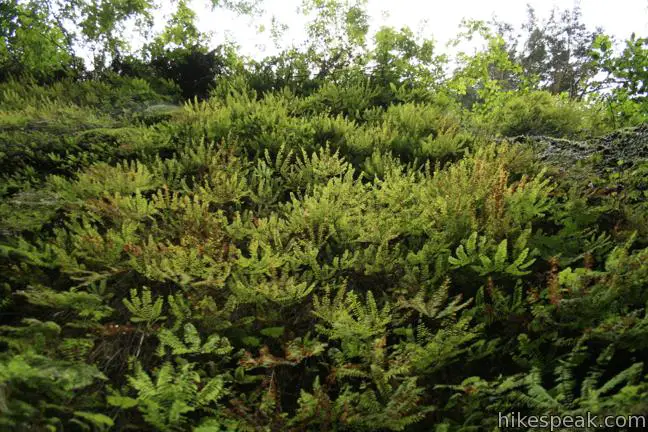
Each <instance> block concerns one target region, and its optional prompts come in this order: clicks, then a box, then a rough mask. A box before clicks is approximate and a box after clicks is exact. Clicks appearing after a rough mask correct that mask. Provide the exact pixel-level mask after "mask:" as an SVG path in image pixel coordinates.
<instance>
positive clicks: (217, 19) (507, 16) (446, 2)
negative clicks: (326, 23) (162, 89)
mask: <svg viewBox="0 0 648 432" xmlns="http://www.w3.org/2000/svg"><path fill="white" fill-rule="evenodd" d="M301 2H302V0H265V1H263V8H264V9H265V10H266V11H267V12H266V14H265V15H264V16H262V17H260V18H259V17H256V18H254V19H251V18H249V17H237V16H236V15H235V14H234V13H231V12H223V11H222V10H217V11H216V12H210V11H209V10H208V8H207V7H206V5H205V4H206V3H208V2H206V1H204V0H193V3H192V7H193V8H194V10H196V11H197V12H198V14H199V27H200V29H201V30H203V31H213V32H214V33H215V37H214V45H218V44H219V43H221V42H223V41H224V40H225V39H228V40H231V41H234V42H236V43H238V44H239V45H240V47H241V50H242V53H243V54H247V55H251V56H254V57H259V56H263V55H268V54H273V53H276V52H277V49H276V48H275V47H274V43H273V42H272V40H271V37H270V34H269V32H268V31H267V30H266V31H265V32H264V33H259V32H258V31H257V28H258V26H259V24H262V23H263V24H265V26H266V29H269V28H270V20H271V17H272V16H273V15H274V16H276V18H277V19H278V20H279V22H281V23H284V24H287V25H288V26H289V27H290V30H289V31H288V32H287V33H286V34H285V37H284V40H283V41H282V46H283V47H285V46H288V45H290V43H291V42H294V43H300V42H302V41H303V40H304V39H305V35H304V32H303V29H304V24H305V18H304V17H303V16H300V15H299V14H298V13H297V8H298V6H299V5H300V4H301ZM579 3H580V6H581V10H582V13H583V21H584V22H585V23H586V24H587V25H588V26H589V27H590V28H594V27H597V26H600V27H603V28H604V30H606V32H607V33H608V34H611V35H613V36H615V37H616V38H617V39H619V40H622V39H625V38H627V37H629V36H630V34H631V33H632V32H636V33H637V34H638V35H641V36H646V35H648V0H580V2H579ZM527 4H531V6H533V7H534V9H535V10H536V12H537V15H538V17H539V18H544V17H546V16H547V15H548V12H549V11H550V10H551V9H552V7H553V6H558V7H560V8H562V9H564V8H571V7H573V6H574V4H575V1H574V0H553V1H551V0H549V1H547V0H528V1H527V0H490V1H488V0H427V1H426V0H397V1H394V0H368V5H369V7H368V11H369V14H370V16H371V21H370V23H371V25H372V30H375V29H377V28H378V27H380V26H381V25H383V24H386V25H392V26H395V27H397V28H400V27H402V26H405V25H407V26H409V27H410V28H411V29H412V30H414V31H415V32H416V31H417V30H421V34H422V35H423V36H425V37H428V38H430V37H433V38H434V39H435V40H436V41H437V45H438V47H439V49H443V46H444V45H445V43H446V42H447V41H448V40H450V39H452V38H453V37H454V36H455V35H456V33H457V31H458V28H459V23H460V21H461V19H462V18H474V19H483V20H489V19H491V18H492V17H493V15H496V16H497V17H498V18H499V19H500V20H501V21H505V22H509V23H512V24H518V25H519V24H521V23H522V22H524V21H525V20H526V5H527Z"/></svg>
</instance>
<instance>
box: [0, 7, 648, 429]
mask: <svg viewBox="0 0 648 432" xmlns="http://www.w3.org/2000/svg"><path fill="white" fill-rule="evenodd" d="M45 3H49V2H38V1H32V2H22V1H13V2H10V3H9V7H7V8H6V10H5V9H0V24H2V23H3V22H4V23H9V24H11V26H9V25H7V27H3V31H4V29H5V28H9V29H10V30H9V31H5V33H1V32H0V42H3V43H4V45H3V44H2V43H0V70H1V71H2V73H0V167H1V168H0V197H1V201H0V430H2V431H5V430H6V431H113V430H114V431H122V430H124V431H126V430H137V431H199V432H208V431H214V432H216V431H293V432H299V431H437V432H443V431H448V432H450V431H452V432H455V431H456V432H459V431H461V432H468V431H499V430H502V429H501V424H499V422H498V420H499V418H500V414H501V415H506V414H508V413H518V412H519V413H522V414H523V415H527V416H528V415H563V416H564V415H571V416H579V415H583V416H586V415H587V414H588V413H590V414H591V415H596V416H598V417H599V418H600V419H603V418H605V416H610V415H614V416H636V417H632V418H633V419H634V420H633V421H635V422H637V421H640V420H641V419H644V420H648V364H646V359H648V180H647V179H648V126H647V124H646V119H647V118H648V100H647V99H646V88H645V82H646V81H643V77H645V76H646V73H647V70H646V67H647V65H648V40H647V39H645V38H644V39H642V38H636V37H635V38H633V39H632V40H628V41H626V43H625V45H621V48H620V49H618V50H616V51H614V50H613V48H612V42H611V40H610V39H609V38H607V37H606V36H605V35H603V34H590V36H592V37H591V38H589V39H588V38H586V37H585V34H584V33H583V39H582V41H581V43H582V44H583V47H582V48H583V50H582V53H581V54H573V55H574V56H576V55H581V56H582V57H578V58H577V57H574V58H575V59H576V60H578V61H580V63H579V62H577V61H576V60H574V61H573V62H572V63H568V64H567V66H565V65H563V66H564V68H565V69H564V70H563V72H565V71H567V70H570V71H572V75H571V77H572V78H574V77H576V78H578V79H576V78H574V79H573V82H572V84H573V85H572V86H567V87H560V85H559V84H560V82H562V83H563V84H564V82H565V81H564V80H565V79H566V78H564V77H563V78H561V80H563V81H560V82H558V81H557V80H555V79H554V78H556V77H555V76H551V74H550V71H556V70H557V69H555V63H552V61H553V62H555V61H557V60H556V59H557V58H558V57H556V58H555V59H554V58H553V57H551V56H549V55H548V54H547V56H548V57H546V58H544V59H542V58H541V59H538V58H537V56H536V57H533V56H531V54H529V53H526V54H525V52H520V53H516V51H515V50H514V49H513V48H512V46H510V45H509V42H507V41H506V39H505V37H504V36H506V34H504V33H501V32H500V33H498V27H497V26H496V25H495V24H493V23H491V24H488V23H475V22H473V23H467V24H466V25H467V30H466V31H468V33H469V34H470V35H472V36H479V35H480V36H481V37H483V38H484V39H485V40H486V41H487V44H486V46H485V48H484V49H483V50H481V51H478V52H477V53H475V54H474V55H471V56H468V55H460V56H458V58H457V59H455V60H456V62H457V64H459V66H458V67H457V68H456V69H455V70H453V71H452V72H448V71H447V69H446V68H445V62H447V61H448V60H447V59H446V58H444V57H443V56H440V55H437V54H436V51H435V50H434V49H433V44H432V43H431V42H430V41H425V40H420V39H418V38H417V37H416V36H415V35H413V34H412V33H411V32H410V31H409V30H407V29H404V30H400V31H399V30H395V29H391V28H383V29H382V30H380V31H379V32H378V33H377V34H376V35H374V44H373V45H371V46H370V45H367V44H365V43H364V38H365V37H367V38H368V37H369V36H368V35H367V29H366V28H365V27H363V25H362V23H363V16H364V15H362V8H361V7H360V6H357V5H356V6H353V5H351V6H350V3H349V2H346V3H345V2H331V3H330V5H329V6H327V7H328V9H327V8H326V7H325V5H324V3H326V2H315V3H314V4H315V6H317V5H319V6H317V7H315V6H314V8H315V9H314V10H316V11H317V12H318V15H317V17H316V18H315V22H314V23H313V24H312V27H311V30H312V31H313V32H315V33H313V35H311V36H312V37H313V38H315V37H316V36H317V35H318V33H317V32H316V30H317V31H320V32H324V33H323V34H325V35H328V36H329V37H330V38H334V37H336V38H339V39H340V40H341V48H339V50H340V51H335V49H334V48H328V49H327V50H324V51H318V50H317V48H318V46H316V45H313V46H311V47H310V48H309V49H304V50H297V49H295V50H292V51H286V52H285V53H284V54H282V55H281V56H279V57H274V58H267V59H265V60H262V61H253V60H250V59H245V58H242V57H239V56H238V55H237V53H236V51H235V50H234V49H233V48H231V47H221V49H220V50H214V51H209V50H208V49H206V48H205V46H204V45H202V44H203V42H204V41H203V40H202V39H201V37H200V34H196V35H194V36H196V39H195V40H194V39H191V37H193V36H192V33H191V27H190V26H188V23H191V22H192V21H191V20H192V19H193V18H192V15H191V13H190V12H191V10H190V9H189V7H188V6H187V4H186V3H185V2H179V6H178V8H179V9H178V13H177V20H176V21H172V22H171V23H170V24H169V26H168V27H169V28H168V29H167V30H165V32H164V33H163V34H162V35H159V36H158V37H157V39H155V40H153V41H152V42H151V43H150V45H148V46H147V48H146V49H148V50H149V51H148V54H146V55H142V56H139V57H138V56H135V55H131V56H126V55H124V53H123V52H122V51H123V50H124V48H123V45H120V44H118V43H116V42H115V43H113V42H114V41H113V42H111V41H112V39H110V38H109V37H108V36H106V37H103V36H101V35H102V34H103V33H101V32H99V30H97V29H103V30H102V31H107V30H106V29H107V28H109V27H105V26H104V27H102V26H100V25H98V27H97V29H95V30H97V32H99V33H96V34H95V33H92V32H90V31H88V30H87V29H88V28H89V27H87V28H86V27H83V26H81V30H80V33H79V34H78V35H77V36H78V37H79V38H80V37H82V36H83V37H86V38H88V39H89V40H91V41H94V42H96V43H97V44H99V43H100V42H101V43H105V45H102V46H101V48H102V49H103V51H101V50H100V51H98V52H101V53H103V57H101V56H98V57H97V58H96V59H95V62H96V63H95V69H94V70H93V71H86V70H84V67H83V65H82V64H79V62H75V61H74V58H75V57H74V51H72V50H71V49H64V48H60V47H58V45H60V44H59V43H58V42H57V43H56V44H54V43H52V45H47V44H45V45H44V46H45V47H49V48H50V49H51V52H49V54H47V55H49V57H47V58H48V59H49V60H50V61H49V62H45V60H47V58H45V57H38V56H28V55H27V54H29V53H30V52H31V51H29V49H32V50H33V49H35V48H34V46H32V45H29V43H33V41H34V40H36V41H39V40H40V39H30V38H28V37H27V36H29V35H31V36H33V37H34V38H35V37H36V36H35V35H37V34H42V35H47V34H49V35H50V36H51V38H54V39H52V40H55V41H57V40H58V41H59V42H61V43H64V42H65V38H66V35H67V32H63V31H62V29H63V30H64V29H65V28H63V27H59V26H60V25H61V24H60V23H58V24H57V22H56V20H55V19H53V18H52V20H51V21H47V20H44V21H42V22H43V24H42V25H43V26H45V27H46V28H47V29H48V30H47V31H48V32H49V33H47V32H45V31H44V30H43V28H41V27H38V26H37V25H36V24H35V23H34V22H33V21H29V19H31V18H33V17H34V16H42V17H47V16H50V15H48V14H50V13H54V12H55V13H54V15H51V16H52V17H55V16H56V13H72V12H70V11H77V12H78V13H79V14H80V15H79V17H81V18H82V17H84V16H85V15H83V13H86V12H87V11H86V12H83V11H85V9H82V8H81V9H78V10H77V9H74V8H71V9H69V10H68V11H67V12H66V10H65V9H54V12H52V11H50V10H46V8H45V6H43V5H44V4H45ZM54 3H56V2H54ZM90 3H92V2H88V4H90ZM135 3H136V2H135ZM233 3H236V2H233ZM56 4H58V3H56ZM81 4H83V2H80V3H78V4H77V3H74V5H81ZM97 4H103V5H104V6H105V7H106V8H107V9H106V10H105V11H104V12H105V14H108V15H105V14H104V15H101V14H98V15H97V16H98V17H102V16H103V17H104V18H105V16H113V17H121V16H122V15H124V14H126V15H128V14H127V12H128V13H131V14H135V13H144V12H146V11H144V10H142V11H139V12H138V11H130V12H129V10H125V9H127V8H129V7H131V8H135V6H134V5H125V4H122V3H121V2H98V3H97V2H95V6H96V5H97ZM326 4H328V3H326ZM12 5H13V6H12ZM331 5H333V6H331ZM108 6H111V7H112V8H113V9H110V8H108ZM239 6H240V5H239ZM11 7H14V9H11ZM30 7H31V8H32V9H30ZM97 7H98V6H97ZM39 8H40V9H39ZM182 8H185V9H186V10H185V9H182ZM345 8H346V9H345ZM354 8H355V9H354ZM106 11H107V12H106ZM183 11H184V12H183ZM340 11H346V12H344V13H345V14H346V15H345V14H344V13H342V12H340ZM333 12H335V13H333ZM38 13H40V14H44V15H33V14H38ZM75 13H76V12H75ZM336 13H339V14H341V15H339V16H338V15H336ZM12 14H13V15H12ZM110 14H112V15H110ZM120 14H121V15H120ZM70 16H72V15H70ZM97 16H95V18H97ZM124 16H125V15H124ZM12 17H13V18H12ZM345 17H346V18H345ZM349 17H355V21H353V20H350V19H349ZM9 18H11V19H9ZM81 18H79V19H81ZM86 18H87V19H88V20H90V18H88V17H86ZM365 18H366V17H365ZM120 19H121V18H120ZM344 19H347V21H344ZM3 20H4V21H3ZM115 20H117V21H118V19H117V18H115ZM340 20H342V21H340ZM108 21H110V20H108ZM117 21H114V22H113V21H110V22H112V23H113V25H116V24H115V22H117ZM79 22H81V21H79ZM83 22H85V23H86V24H87V22H86V21H83ZM88 22H91V21H88ZM110 22H108V23H107V24H106V23H104V24H106V25H108V24H110ZM340 22H346V23H347V24H349V22H351V24H349V25H348V26H347V27H343V26H342V27H340V26H338V27H336V25H338V24H339V23H340ZM178 23H180V24H182V25H180V24H178ZM336 23H337V24H336ZM559 24H560V23H554V25H559ZM39 25H40V24H39ZM88 25H89V24H88ZM174 25H175V26H179V27H177V28H176V27H173V26H174ZM12 26H13V27H12ZM174 28H175V29H176V31H178V28H184V30H183V31H184V32H185V33H182V34H183V35H184V36H185V37H186V40H187V41H188V42H187V46H181V47H180V48H178V47H174V44H177V40H176V39H174V38H173V35H176V36H177V34H176V33H174V30H173V29H174ZM537 28H538V29H543V28H544V30H545V31H546V32H549V30H551V29H552V27H551V26H550V25H548V24H547V25H546V26H545V27H542V26H541V25H540V24H538V23H537ZM11 29H13V30H11ZM340 29H341V30H340ZM363 29H364V33H362V30H363ZM547 29H549V30H547ZM113 30H114V29H113ZM499 30H500V31H502V29H501V28H499ZM581 30H582V32H585V30H583V29H581ZM12 31H13V33H12ZM336 32H337V33H336ZM106 34H108V35H109V36H111V37H113V38H117V36H116V33H115V32H112V33H110V32H108V33H106ZM26 35H27V36H26ZM93 35H95V36H93ZM104 36H105V35H104ZM320 36H321V34H320ZM360 36H362V38H361V39H359V38H360ZM537 36H538V35H537V34H536V37H537ZM549 36H551V34H549V33H546V38H547V41H548V42H547V43H549V42H550V41H551V40H552V39H551V38H550V37H549ZM41 37H42V38H45V36H41ZM57 38H58V39H57ZM93 38H94V39H93ZM47 40H49V39H46V38H45V39H43V41H47ZM115 40H117V39H115ZM30 41H31V42H30ZM587 41H589V42H587ZM554 42H556V41H555V40H554ZM586 42H587V43H589V45H587V44H586ZM43 43H45V42H43ZM21 44H22V45H21ZM345 44H347V45H348V46H345ZM558 45H559V44H558V43H557V42H556V47H558ZM349 47H354V49H355V50H356V51H355V54H354V57H347V58H343V56H344V55H345V54H344V53H345V52H347V48H349ZM556 49H558V48H556ZM349 52H350V51H349ZM341 53H342V54H341ZM32 54H33V53H32ZM554 54H555V55H556V56H558V54H560V53H558V54H556V53H554ZM552 55H553V54H552ZM36 60H38V61H40V63H39V62H37V61H36ZM109 60H110V61H109ZM532 60H533V61H532ZM581 60H582V61H581ZM586 61H587V62H586ZM71 65H74V67H72V66H71ZM534 68H535V69H534ZM543 68H544V69H543ZM543 73H544V75H543ZM565 73H566V72H565ZM192 74H193V75H192ZM579 74H583V75H582V76H581V75H579ZM602 74H604V75H605V74H607V77H608V79H602V78H600V76H601V75H602ZM565 76H567V75H565ZM583 77H585V78H583ZM581 78H582V79H581ZM577 84H578V85H577ZM579 85H580V86H581V87H578V86H579ZM603 89H606V90H605V91H604V90H603ZM628 418H629V417H628ZM631 425H632V424H630V423H629V424H628V425H627V426H631ZM637 425H641V423H634V426H637ZM527 429H528V430H540V429H533V428H523V427H522V428H520V430H527ZM564 430H569V429H564ZM584 430H590V429H584ZM591 430H594V429H591ZM602 430H605V429H602ZM607 430H612V428H608V429H607ZM614 430H633V429H632V427H627V428H616V429H614ZM635 430H641V428H639V429H635Z"/></svg>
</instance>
